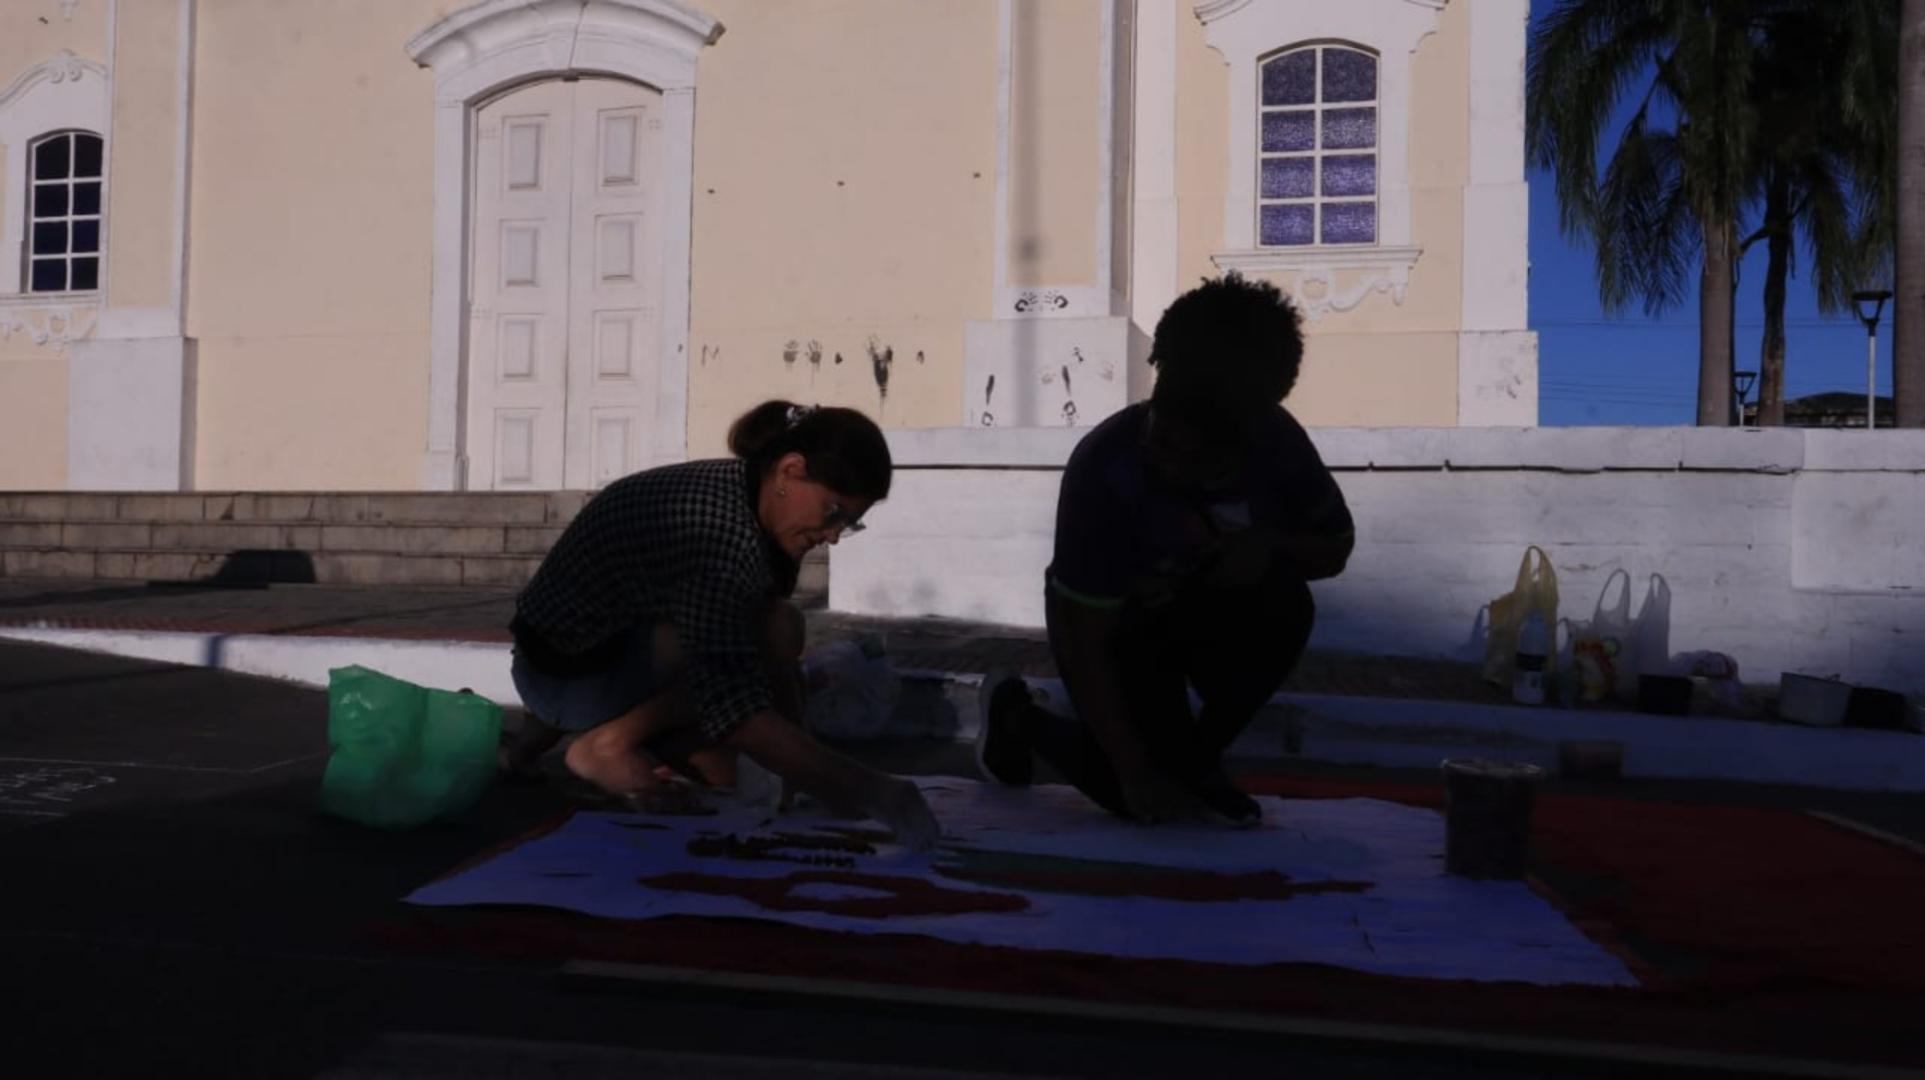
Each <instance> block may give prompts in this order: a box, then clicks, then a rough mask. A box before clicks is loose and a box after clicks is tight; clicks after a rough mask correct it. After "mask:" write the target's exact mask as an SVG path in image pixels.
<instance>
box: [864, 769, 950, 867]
mask: <svg viewBox="0 0 1925 1080" xmlns="http://www.w3.org/2000/svg"><path fill="white" fill-rule="evenodd" d="M876 781H877V786H876V792H875V794H874V796H873V797H872V802H871V805H870V806H869V807H868V811H869V816H870V817H872V818H875V819H876V820H877V821H880V822H882V823H883V824H884V825H887V826H889V831H890V832H892V833H895V834H896V842H897V843H899V844H901V845H903V846H904V847H906V848H908V849H909V850H911V851H928V850H929V849H930V848H932V847H935V846H936V841H937V840H940V839H941V838H942V826H941V825H940V824H938V823H937V822H936V814H935V811H933V810H931V809H929V803H928V801H927V800H925V799H924V798H923V797H922V790H921V789H920V788H918V787H916V785H915V784H913V783H911V782H910V781H908V780H904V779H903V778H901V777H899V776H889V775H886V774H883V773H877V774H876Z"/></svg>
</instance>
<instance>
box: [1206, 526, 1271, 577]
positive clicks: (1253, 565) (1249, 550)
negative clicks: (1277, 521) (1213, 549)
mask: <svg viewBox="0 0 1925 1080" xmlns="http://www.w3.org/2000/svg"><path fill="white" fill-rule="evenodd" d="M1271 547H1272V542H1271V539H1270V537H1269V535H1268V534H1266V533H1265V532H1263V531H1262V530H1260V529H1244V530H1242V531H1240V532H1234V533H1230V534H1228V535H1226V536H1224V538H1223V540H1222V542H1221V543H1220V544H1219V546H1218V548H1217V554H1216V558H1215V560H1214V561H1212V562H1211V563H1210V567H1209V569H1208V570H1206V571H1204V574H1203V580H1204V584H1206V585H1207V586H1209V587H1210V588H1212V589H1218V590H1223V591H1229V590H1232V589H1248V588H1252V587H1254V586H1255V585H1256V584H1257V583H1258V582H1260V581H1262V580H1263V578H1264V575H1265V574H1268V573H1269V572H1270V549H1271Z"/></svg>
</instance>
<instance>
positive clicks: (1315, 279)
mask: <svg viewBox="0 0 1925 1080" xmlns="http://www.w3.org/2000/svg"><path fill="white" fill-rule="evenodd" d="M1423 254H1424V249H1423V248H1420V247H1351V248H1341V247H1326V248H1318V247H1308V248H1250V249H1246V250H1243V251H1220V252H1217V253H1216V254H1214V255H1212V256H1210V261H1211V262H1213V263H1215V264H1216V266H1217V269H1219V270H1233V271H1236V272H1237V273H1240V274H1261V273H1294V274H1296V275H1297V279H1296V281H1295V282H1294V283H1293V284H1292V285H1291V286H1290V298H1291V299H1292V300H1293V301H1294V302H1295V303H1296V305H1297V310H1299V311H1301V312H1302V313H1303V317H1304V321H1306V322H1316V321H1317V320H1319V319H1321V318H1323V317H1324V316H1325V315H1327V314H1329V313H1330V312H1333V311H1338V312H1342V311H1350V310H1351V309H1353V308H1355V307H1356V306H1357V305H1358V304H1361V303H1363V302H1364V300H1365V299H1367V298H1368V297H1370V296H1371V295H1372V294H1374V293H1388V294H1390V299H1391V302H1392V303H1395V304H1399V305H1401V304H1402V303H1403V302H1404V292H1405V290H1406V289H1407V288H1408V287H1409V285H1410V273H1411V271H1412V270H1413V269H1414V268H1415V267H1416V266H1417V260H1418V259H1419V258H1421V257H1422V256H1423ZM1343 271H1361V276H1359V277H1358V278H1357V280H1355V281H1353V282H1351V284H1350V287H1349V288H1347V289H1344V290H1342V291H1338V288H1337V275H1338V274H1339V273H1340V272H1343Z"/></svg>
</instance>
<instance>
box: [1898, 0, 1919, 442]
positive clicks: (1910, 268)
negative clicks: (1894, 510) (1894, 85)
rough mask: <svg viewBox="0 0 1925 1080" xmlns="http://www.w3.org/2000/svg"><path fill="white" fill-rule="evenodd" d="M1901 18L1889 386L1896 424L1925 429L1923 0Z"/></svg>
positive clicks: (1912, 1) (1909, 5) (1908, 5)
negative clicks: (1892, 369) (1895, 242)
mask: <svg viewBox="0 0 1925 1080" xmlns="http://www.w3.org/2000/svg"><path fill="white" fill-rule="evenodd" d="M1900 19H1901V26H1900V38H1899V41H1900V45H1899V48H1900V51H1901V57H1902V59H1901V60H1900V65H1899V72H1900V74H1899V92H1898V98H1897V109H1898V118H1897V131H1898V146H1897V158H1898V161H1897V164H1896V167H1895V168H1894V170H1893V171H1894V173H1895V175H1896V193H1895V194H1896V202H1897V217H1898V257H1897V262H1898V267H1897V271H1898V272H1897V275H1896V285H1895V289H1894V291H1895V292H1896V293H1897V296H1896V298H1895V306H1894V307H1893V309H1892V323H1893V328H1894V331H1895V334H1896V336H1895V337H1894V338H1893V340H1892V367H1893V368H1894V371H1893V373H1892V375H1893V378H1892V382H1893V386H1892V390H1893V395H1894V396H1895V397H1896V398H1897V399H1898V400H1897V402H1896V404H1897V407H1898V425H1899V426H1900V427H1925V0H1905V7H1904V14H1903V15H1902V16H1901V17H1900Z"/></svg>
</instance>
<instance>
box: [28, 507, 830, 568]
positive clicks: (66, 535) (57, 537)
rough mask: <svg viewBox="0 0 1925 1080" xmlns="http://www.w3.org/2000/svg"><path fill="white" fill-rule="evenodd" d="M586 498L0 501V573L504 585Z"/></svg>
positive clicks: (814, 561)
mask: <svg viewBox="0 0 1925 1080" xmlns="http://www.w3.org/2000/svg"><path fill="white" fill-rule="evenodd" d="M589 494H590V493H589V492H585V491H556V492H530V493H519V492H515V493H495V492H485V493H484V492H450V493H442V492H369V493H358V492H316V493H280V492H275V493H252V492H224V493H179V494H174V493H165V494H147V493H140V494H134V493H126V494H120V493H112V492H46V493H0V577H6V578H64V579H89V578H91V579H100V580H114V581H167V582H185V581H196V582H209V583H217V584H220V583H231V584H237V585H238V584H266V583H275V584H324V585H446V586H494V587H511V586H517V585H520V584H522V583H524V582H526V581H527V580H528V577H529V575H531V574H533V573H534V572H535V567H536V566H538V565H539V564H540V562H541V557H542V555H543V554H544V553H545V552H546V551H547V550H548V548H549V545H551V544H553V543H554V541H555V539H556V537H558V536H560V535H561V531H562V529H563V527H565V526H566V525H567V524H568V522H569V521H570V519H572V518H573V517H574V516H575V513H576V512H577V511H579V510H580V509H581V507H582V504H583V503H585V502H586V501H587V500H588V497H589ZM827 583H828V558H827V553H826V551H822V552H817V553H816V554H814V555H812V556H811V557H810V558H809V560H808V561H807V562H806V563H805V564H804V566H803V570H802V582H801V586H800V588H799V589H798V592H801V593H820V592H826V590H827V587H828V586H827Z"/></svg>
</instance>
